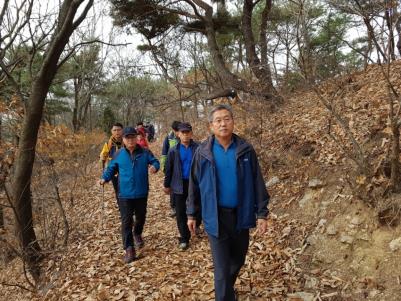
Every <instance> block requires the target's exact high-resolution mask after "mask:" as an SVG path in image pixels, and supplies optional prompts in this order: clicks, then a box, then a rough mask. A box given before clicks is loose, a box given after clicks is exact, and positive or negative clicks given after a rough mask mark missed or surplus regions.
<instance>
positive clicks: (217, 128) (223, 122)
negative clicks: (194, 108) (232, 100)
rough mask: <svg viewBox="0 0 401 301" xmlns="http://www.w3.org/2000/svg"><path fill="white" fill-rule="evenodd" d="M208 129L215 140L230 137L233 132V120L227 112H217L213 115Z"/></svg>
mask: <svg viewBox="0 0 401 301" xmlns="http://www.w3.org/2000/svg"><path fill="white" fill-rule="evenodd" d="M210 129H211V130H212V131H213V133H214V135H215V136H216V137H217V138H226V137H230V136H231V135H232V133H233V130H234V120H233V118H232V117H231V114H230V112H229V111H227V110H224V109H223V110H219V111H216V112H214V113H213V120H212V122H211V123H210Z"/></svg>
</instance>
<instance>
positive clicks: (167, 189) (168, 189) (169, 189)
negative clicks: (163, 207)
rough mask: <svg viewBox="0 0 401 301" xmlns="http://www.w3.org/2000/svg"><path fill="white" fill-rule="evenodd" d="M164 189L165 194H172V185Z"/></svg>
mask: <svg viewBox="0 0 401 301" xmlns="http://www.w3.org/2000/svg"><path fill="white" fill-rule="evenodd" d="M163 191H164V193H165V194H170V193H171V188H170V187H164V188H163Z"/></svg>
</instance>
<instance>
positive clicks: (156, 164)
mask: <svg viewBox="0 0 401 301" xmlns="http://www.w3.org/2000/svg"><path fill="white" fill-rule="evenodd" d="M147 152H148V164H150V165H152V166H153V167H154V168H156V170H159V169H160V162H159V160H157V159H156V157H155V156H154V155H153V153H152V152H151V151H149V150H148V151H147Z"/></svg>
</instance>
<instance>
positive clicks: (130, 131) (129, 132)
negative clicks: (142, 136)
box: [123, 126, 138, 137]
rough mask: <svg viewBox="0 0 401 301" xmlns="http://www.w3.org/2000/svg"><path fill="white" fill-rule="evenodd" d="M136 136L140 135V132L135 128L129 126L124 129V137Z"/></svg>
mask: <svg viewBox="0 0 401 301" xmlns="http://www.w3.org/2000/svg"><path fill="white" fill-rule="evenodd" d="M130 135H132V136H134V135H135V136H136V135H138V132H137V131H136V129H135V128H133V127H131V126H127V127H125V128H124V129H123V137H127V136H130Z"/></svg>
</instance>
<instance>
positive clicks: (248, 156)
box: [99, 104, 269, 301]
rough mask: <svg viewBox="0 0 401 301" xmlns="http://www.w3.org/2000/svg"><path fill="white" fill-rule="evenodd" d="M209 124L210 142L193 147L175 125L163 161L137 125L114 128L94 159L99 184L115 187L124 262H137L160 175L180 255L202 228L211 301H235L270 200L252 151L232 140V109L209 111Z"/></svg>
mask: <svg viewBox="0 0 401 301" xmlns="http://www.w3.org/2000/svg"><path fill="white" fill-rule="evenodd" d="M208 122H209V126H210V131H211V135H210V136H209V137H208V138H207V139H206V140H205V141H203V142H201V143H198V142H195V141H194V140H193V131H192V126H191V124H189V123H188V122H178V121H174V122H173V123H172V125H171V127H172V131H171V132H170V133H169V134H168V135H167V136H166V138H165V140H164V142H163V149H162V155H161V158H160V161H161V162H159V160H158V159H157V158H156V157H155V156H154V155H153V153H152V152H151V151H150V150H149V149H148V144H144V143H143V142H141V140H142V138H143V135H142V134H141V132H142V131H143V130H142V128H143V124H141V123H139V124H137V127H136V128H135V127H130V126H128V127H123V126H122V125H121V124H120V123H116V124H114V125H113V127H112V129H111V133H112V135H111V137H110V139H109V141H108V142H107V143H105V145H104V147H103V149H102V152H101V155H100V157H101V162H102V167H103V174H102V177H101V179H100V180H99V183H100V184H101V185H104V184H105V183H106V182H109V181H111V182H112V183H113V187H114V190H115V193H116V199H117V204H118V208H119V211H120V217H121V232H122V240H123V247H124V250H125V255H124V262H125V263H130V262H132V261H134V260H135V259H137V254H136V252H135V248H141V247H143V246H144V240H143V237H142V232H143V228H144V225H145V220H146V208H147V198H148V192H149V179H148V173H149V172H150V173H156V172H157V171H158V170H159V169H160V168H161V169H162V170H163V171H164V183H163V186H164V187H163V190H164V192H165V193H166V194H168V195H170V206H171V210H172V212H171V213H170V215H171V216H173V217H174V216H175V217H176V221H177V228H178V231H179V234H180V237H179V244H178V248H179V249H180V250H182V251H184V250H187V249H188V247H189V241H190V238H191V234H192V235H193V236H195V235H198V234H199V233H200V225H201V223H203V227H204V231H205V232H206V233H207V236H208V239H209V245H210V249H211V253H212V258H213V267H214V288H215V299H216V300H218V301H234V300H237V299H236V293H235V290H234V284H235V281H236V279H237V276H238V274H239V271H240V269H241V267H242V266H243V265H244V263H245V258H246V254H247V252H248V247H249V229H250V228H253V227H255V226H256V227H257V232H258V233H259V234H260V235H262V234H264V233H265V232H266V230H267V217H268V213H269V210H268V203H269V194H268V192H267V190H266V186H265V181H264V179H263V176H262V173H261V170H260V166H259V163H258V159H257V155H256V152H255V150H254V148H253V147H252V145H251V144H249V143H248V142H247V141H245V140H244V139H243V138H241V137H239V136H238V135H236V134H234V133H233V130H234V116H233V111H232V109H231V107H230V106H228V105H224V104H220V105H217V106H215V107H214V108H213V109H212V110H211V111H210V113H209V116H208ZM145 142H147V141H146V135H145ZM160 163H161V164H160ZM134 216H135V219H134Z"/></svg>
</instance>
